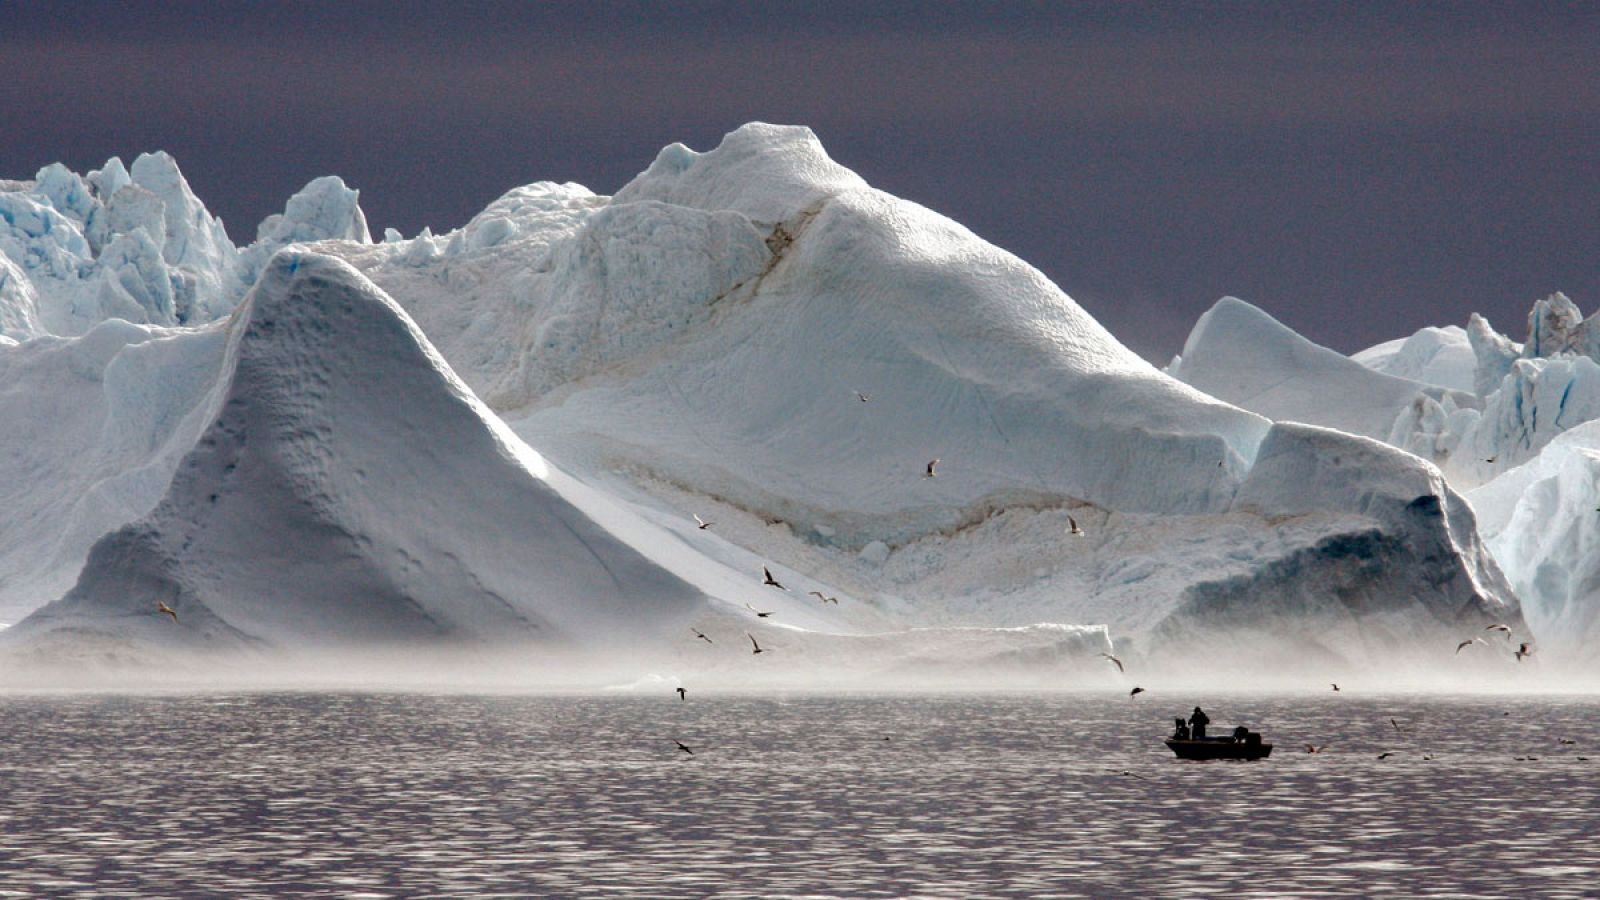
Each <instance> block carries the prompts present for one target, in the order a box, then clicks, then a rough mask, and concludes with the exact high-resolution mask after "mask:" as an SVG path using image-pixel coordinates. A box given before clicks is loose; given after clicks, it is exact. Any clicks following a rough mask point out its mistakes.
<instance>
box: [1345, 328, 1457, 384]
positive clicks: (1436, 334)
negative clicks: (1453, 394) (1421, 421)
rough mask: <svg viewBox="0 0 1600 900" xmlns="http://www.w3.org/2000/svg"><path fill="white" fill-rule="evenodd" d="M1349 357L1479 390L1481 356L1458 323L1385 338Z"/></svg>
mask: <svg viewBox="0 0 1600 900" xmlns="http://www.w3.org/2000/svg"><path fill="white" fill-rule="evenodd" d="M1350 358H1351V359H1354V360H1355V361H1356V362H1358V363H1361V364H1362V365H1364V366H1366V367H1367V368H1369V369H1376V370H1377V371H1379V372H1382V373H1384V374H1385V375H1394V376H1397V377H1399V378H1409V379H1411V380H1412V381H1420V382H1422V383H1423V384H1431V385H1435V386H1437V387H1443V388H1449V389H1450V390H1453V391H1464V392H1466V393H1471V394H1476V393H1477V382H1476V380H1475V378H1474V375H1475V373H1476V370H1477V365H1478V357H1477V354H1476V353H1474V352H1473V349H1472V343H1471V341H1470V340H1469V339H1468V337H1467V330H1466V329H1465V328H1462V327H1461V326H1459V325H1446V326H1445V327H1443V328H1434V327H1431V326H1430V327H1428V328H1423V329H1421V330H1419V331H1417V332H1416V333H1415V334H1413V335H1411V336H1410V337H1407V338H1400V339H1397V340H1393V341H1386V342H1384V343H1382V344H1379V345H1377V346H1375V347H1369V348H1367V349H1366V350H1363V351H1361V352H1359V353H1355V354H1352V355H1351V357H1350Z"/></svg>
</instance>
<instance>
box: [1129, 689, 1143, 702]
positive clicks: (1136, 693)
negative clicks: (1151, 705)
mask: <svg viewBox="0 0 1600 900" xmlns="http://www.w3.org/2000/svg"><path fill="white" fill-rule="evenodd" d="M1142 693H1144V688H1142V687H1135V688H1134V689H1133V690H1131V691H1129V692H1128V699H1129V700H1132V699H1133V698H1134V697H1137V696H1139V695H1140V694H1142Z"/></svg>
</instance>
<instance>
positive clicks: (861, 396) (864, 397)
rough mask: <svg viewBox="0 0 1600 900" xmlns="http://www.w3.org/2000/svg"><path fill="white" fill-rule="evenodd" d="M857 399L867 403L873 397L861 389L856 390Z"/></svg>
mask: <svg viewBox="0 0 1600 900" xmlns="http://www.w3.org/2000/svg"><path fill="white" fill-rule="evenodd" d="M856 399H857V400H860V401H861V402H862V403H865V402H867V401H868V400H870V399H872V397H871V395H870V394H863V393H861V392H860V391H856Z"/></svg>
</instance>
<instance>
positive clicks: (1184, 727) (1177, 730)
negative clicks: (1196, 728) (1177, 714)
mask: <svg viewBox="0 0 1600 900" xmlns="http://www.w3.org/2000/svg"><path fill="white" fill-rule="evenodd" d="M1172 721H1173V723H1174V725H1175V726H1176V727H1174V728H1173V729H1172V739H1173V740H1175V741H1187V740H1188V739H1189V723H1188V722H1185V721H1184V720H1182V719H1178V718H1174V719H1173V720H1172Z"/></svg>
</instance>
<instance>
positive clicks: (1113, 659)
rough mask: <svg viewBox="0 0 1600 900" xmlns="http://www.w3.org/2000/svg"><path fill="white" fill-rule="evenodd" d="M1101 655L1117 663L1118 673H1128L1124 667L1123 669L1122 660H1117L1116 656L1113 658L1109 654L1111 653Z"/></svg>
mask: <svg viewBox="0 0 1600 900" xmlns="http://www.w3.org/2000/svg"><path fill="white" fill-rule="evenodd" d="M1100 655H1101V656H1104V657H1105V658H1106V659H1109V660H1111V661H1112V662H1114V663H1116V664H1117V671H1118V672H1126V671H1128V670H1127V669H1124V668H1123V667H1122V660H1120V659H1117V658H1116V657H1115V656H1112V655H1111V654H1109V653H1102V654H1100Z"/></svg>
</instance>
